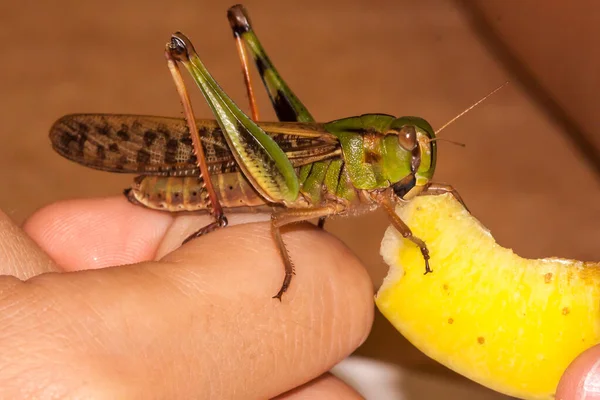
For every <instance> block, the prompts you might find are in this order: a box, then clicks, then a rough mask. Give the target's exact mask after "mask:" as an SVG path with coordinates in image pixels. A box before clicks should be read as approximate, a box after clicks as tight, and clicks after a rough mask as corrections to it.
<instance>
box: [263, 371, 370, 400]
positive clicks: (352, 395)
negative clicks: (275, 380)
mask: <svg viewBox="0 0 600 400" xmlns="http://www.w3.org/2000/svg"><path fill="white" fill-rule="evenodd" d="M309 399H311V400H319V399H323V400H325V399H327V400H358V399H363V397H362V396H361V395H360V394H359V393H358V392H357V391H356V390H354V389H353V388H352V387H351V386H349V385H348V384H347V383H345V382H344V381H342V380H341V379H339V378H337V377H335V376H333V375H332V374H330V373H326V374H324V375H321V376H320V377H318V378H317V379H313V380H312V381H310V382H308V383H305V384H304V385H302V386H300V387H297V388H296V389H294V390H291V391H289V392H287V393H285V394H282V395H281V396H278V397H276V398H275V400H309Z"/></svg>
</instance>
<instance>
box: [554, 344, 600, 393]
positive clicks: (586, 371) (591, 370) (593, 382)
mask: <svg viewBox="0 0 600 400" xmlns="http://www.w3.org/2000/svg"><path fill="white" fill-rule="evenodd" d="M555 397H556V399H557V400H571V399H586V400H595V399H600V346H594V347H592V348H591V349H588V350H586V351H585V352H583V353H582V354H581V355H580V356H579V357H577V358H576V359H575V360H574V361H573V362H572V363H571V365H569V367H568V368H567V370H566V371H565V373H564V374H563V376H562V378H561V380H560V383H559V384H558V389H557V391H556V396H555Z"/></svg>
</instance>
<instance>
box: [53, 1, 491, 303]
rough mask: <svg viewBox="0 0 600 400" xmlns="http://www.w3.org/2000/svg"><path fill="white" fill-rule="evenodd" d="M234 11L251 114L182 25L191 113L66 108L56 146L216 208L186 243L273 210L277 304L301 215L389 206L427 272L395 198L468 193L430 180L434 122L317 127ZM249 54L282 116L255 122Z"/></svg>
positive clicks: (158, 193) (349, 121)
mask: <svg viewBox="0 0 600 400" xmlns="http://www.w3.org/2000/svg"><path fill="white" fill-rule="evenodd" d="M227 16H228V19H229V22H230V25H231V28H232V30H233V35H234V38H235V41H236V45H237V50H238V53H239V56H240V59H241V63H242V71H243V75H244V80H245V84H246V88H247V94H248V98H249V102H250V109H251V115H252V117H249V116H248V115H246V114H245V113H244V112H243V111H242V110H241V109H240V108H239V107H238V106H237V105H236V103H234V101H233V100H232V99H231V98H230V97H228V96H227V94H226V93H225V92H224V91H223V90H222V89H221V87H220V86H219V85H218V84H217V82H216V81H215V80H214V79H213V77H212V76H211V75H210V74H209V72H208V70H207V69H206V67H205V66H204V64H203V63H202V61H201V60H200V58H199V56H198V54H197V53H196V51H195V49H194V47H193V45H192V43H191V42H190V41H189V40H188V38H187V37H186V36H185V35H183V34H182V33H179V32H178V33H175V34H173V35H172V37H171V40H170V42H169V43H168V44H167V46H166V50H165V56H166V59H167V65H168V67H169V70H170V72H171V75H172V77H173V80H174V82H175V86H176V88H177V91H178V94H179V96H180V99H181V101H182V104H183V107H184V115H185V119H184V118H168V117H156V116H141V115H118V114H72V115H66V116H64V117H62V118H60V119H59V120H58V121H57V122H56V123H55V124H54V125H53V126H52V128H51V131H50V139H51V141H52V145H53V148H54V149H55V150H56V151H57V152H58V153H59V154H60V155H62V156H64V157H66V158H68V159H70V160H72V161H75V162H77V163H79V164H82V165H85V166H88V167H91V168H96V169H100V170H104V171H111V172H121V173H136V174H138V175H139V176H138V177H136V178H135V179H134V183H133V185H132V186H131V187H130V188H129V189H126V190H125V195H126V196H127V198H128V199H129V200H130V201H131V202H132V203H135V204H139V205H143V206H145V207H148V208H151V209H155V210H162V211H168V212H182V211H187V212H190V211H191V212H199V213H210V214H211V215H212V216H213V217H214V221H213V222H212V223H210V224H209V225H207V226H205V227H203V228H202V229H200V230H198V231H197V232H196V233H194V234H192V235H191V236H190V237H188V238H187V239H186V240H185V241H184V243H185V242H187V241H189V240H190V239H193V238H197V237H199V236H202V235H205V234H207V233H209V232H211V231H214V230H216V229H218V228H222V227H225V226H227V218H226V215H225V212H247V211H268V212H270V213H271V215H272V216H271V230H272V234H273V238H274V240H275V242H276V244H277V247H278V249H279V252H280V253H281V257H282V259H283V263H284V266H285V275H284V279H283V282H282V285H281V288H280V289H279V291H278V292H277V294H276V295H275V296H273V297H274V298H277V299H279V300H281V297H282V295H283V294H284V293H285V291H286V290H287V289H288V287H289V286H290V283H291V280H292V276H293V274H294V273H295V272H294V266H293V263H292V260H291V258H290V255H289V253H288V251H287V249H286V246H285V243H284V241H283V238H282V236H281V231H280V230H281V228H282V227H283V226H285V225H288V224H291V223H294V222H299V221H306V220H310V219H317V218H318V219H319V226H320V227H321V228H322V227H323V225H324V222H325V219H326V218H327V217H330V216H334V215H339V216H352V215H356V214H358V213H362V212H368V211H373V210H375V209H377V208H382V209H383V210H384V211H385V212H386V213H387V215H388V216H389V218H390V221H391V223H392V224H393V226H394V227H395V228H396V229H397V230H398V231H399V232H400V233H401V234H402V235H403V236H404V237H405V238H406V239H408V240H410V241H412V242H413V243H414V244H415V245H417V246H418V247H419V249H420V250H421V253H422V255H423V259H424V265H425V273H429V272H431V271H432V270H431V268H430V265H429V251H428V249H427V246H426V244H425V243H424V242H423V241H422V240H421V239H419V238H418V237H415V236H414V235H413V234H412V232H411V230H410V229H409V227H408V226H407V225H406V224H405V223H404V222H403V221H402V220H401V219H400V217H398V215H396V213H395V212H394V208H395V205H396V203H397V202H399V201H408V200H410V199H411V198H412V197H414V196H416V195H431V194H440V193H446V192H450V193H452V194H453V195H454V196H456V197H457V198H458V199H459V200H460V196H459V195H458V193H457V192H456V191H455V190H454V189H453V188H452V187H451V186H449V185H443V184H436V183H433V182H432V181H431V179H432V177H433V173H434V171H435V165H436V149H437V147H436V132H435V131H434V130H433V128H432V127H431V125H430V124H429V123H428V122H427V121H425V120H424V119H422V118H418V117H400V118H396V117H394V116H391V115H386V114H364V115H360V116H354V117H349V118H343V119H338V120H335V121H331V122H327V123H317V122H315V120H314V118H313V117H312V116H311V114H310V113H309V111H308V110H307V109H306V107H305V106H304V105H303V104H302V102H300V100H299V99H298V98H297V97H296V95H295V94H294V93H293V92H292V90H291V89H290V88H289V86H288V85H287V84H286V82H285V81H284V80H283V79H282V78H281V76H280V74H279V73H278V71H277V69H276V68H275V66H274V65H273V64H272V62H271V60H270V59H269V57H268V56H267V53H266V52H265V50H264V48H263V47H262V45H261V43H260V41H259V39H258V37H257V35H256V33H255V31H254V29H253V27H252V24H251V23H250V19H249V17H248V14H247V12H246V10H245V9H244V8H243V6H241V5H235V6H233V7H231V8H230V9H229V10H228V12H227ZM248 54H250V56H251V57H252V59H253V60H254V63H255V64H256V67H257V68H258V71H259V73H260V77H261V79H262V81H263V84H264V86H265V88H266V90H267V92H268V95H269V98H270V100H271V103H272V105H273V107H274V109H275V112H276V114H277V117H278V119H279V122H258V119H259V117H258V109H257V107H256V101H255V98H254V91H253V87H252V84H251V81H250V75H249V69H248V67H249V57H248ZM179 63H180V64H182V65H183V66H184V67H185V68H186V69H187V70H188V72H189V73H190V74H191V76H192V78H193V80H194V81H195V82H196V84H197V85H198V87H199V88H200V90H201V91H202V93H203V95H204V97H205V99H206V101H207V102H208V104H209V106H210V108H211V110H212V112H213V114H214V116H215V118H216V120H205V119H195V117H194V114H193V110H192V106H191V103H190V100H189V97H188V94H187V91H186V89H185V86H184V84H183V78H182V76H181V73H180V71H179V67H178V65H179ZM498 89H499V88H498ZM498 89H496V90H498ZM494 92H495V91H494ZM494 92H492V93H494ZM492 93H490V95H491V94H492ZM490 95H488V96H486V97H485V98H487V97H489V96H490ZM485 98H483V99H481V100H480V101H479V102H477V103H475V104H474V105H473V106H471V107H470V108H469V109H471V108H473V107H474V106H475V105H477V104H479V103H480V102H481V101H483V100H485ZM469 109H467V110H466V111H468V110H469ZM466 111H465V112H466ZM463 114H464V112H463ZM461 115H462V114H461ZM459 116H460V115H459ZM455 119H456V118H455ZM450 122H452V121H450ZM445 126H447V125H445ZM445 126H444V127H445ZM442 129H443V128H442ZM438 132H439V130H438ZM461 202H462V200H461Z"/></svg>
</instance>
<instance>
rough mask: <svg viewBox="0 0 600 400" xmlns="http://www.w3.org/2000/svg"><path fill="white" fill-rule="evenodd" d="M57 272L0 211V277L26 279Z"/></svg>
mask: <svg viewBox="0 0 600 400" xmlns="http://www.w3.org/2000/svg"><path fill="white" fill-rule="evenodd" d="M57 270H58V267H57V266H56V264H55V263H54V262H53V261H52V260H51V259H50V258H49V257H48V256H47V255H46V254H45V253H44V251H43V250H42V249H40V248H39V247H38V246H37V245H36V244H35V243H34V242H33V241H32V240H31V239H30V238H29V237H28V236H27V235H26V234H25V233H24V232H23V231H22V230H21V229H20V228H19V227H18V226H16V225H15V224H14V222H13V221H11V219H10V218H9V217H8V216H7V215H6V214H4V213H3V212H2V211H0V275H12V276H15V277H17V278H19V279H28V278H31V277H32V276H36V275H39V274H43V273H45V272H52V271H57Z"/></svg>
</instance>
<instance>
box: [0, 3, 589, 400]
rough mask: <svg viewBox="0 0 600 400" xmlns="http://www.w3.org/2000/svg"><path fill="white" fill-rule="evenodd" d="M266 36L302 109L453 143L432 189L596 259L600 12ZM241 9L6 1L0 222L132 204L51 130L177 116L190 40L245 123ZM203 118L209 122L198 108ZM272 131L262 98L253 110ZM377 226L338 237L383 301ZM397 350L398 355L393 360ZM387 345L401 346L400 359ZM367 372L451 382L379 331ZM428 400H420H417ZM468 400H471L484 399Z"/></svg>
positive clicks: (428, 11)
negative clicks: (86, 115) (53, 206)
mask: <svg viewBox="0 0 600 400" xmlns="http://www.w3.org/2000/svg"><path fill="white" fill-rule="evenodd" d="M244 4H245V5H246V6H247V8H248V10H249V12H250V15H251V17H252V19H253V22H254V24H255V26H256V30H257V33H258V34H259V36H260V37H261V39H262V41H263V44H264V45H265V47H266V48H267V51H268V52H269V53H270V55H271V57H272V59H273V61H274V62H275V64H276V65H277V66H278V68H279V70H280V72H281V73H282V75H283V76H284V77H285V79H287V81H288V82H289V83H290V85H291V86H292V88H293V89H294V90H295V92H296V94H297V95H298V96H299V97H300V98H301V99H302V100H303V101H304V103H305V104H306V105H307V106H308V107H309V108H310V110H311V112H312V113H313V115H314V116H315V117H316V118H317V119H318V120H322V121H326V120H332V119H335V118H339V117H344V116H350V115H356V114H361V113H367V112H382V113H389V114H394V115H418V116H422V117H424V118H426V119H428V120H429V121H430V122H431V123H432V125H433V126H434V127H439V126H441V125H442V124H443V123H445V122H446V121H448V120H449V119H451V118H452V117H454V116H455V115H456V114H458V113H460V112H461V111H462V110H463V109H465V108H466V107H468V106H469V105H470V104H472V103H473V102H475V101H476V100H478V99H480V98H481V97H483V96H484V95H486V94H487V93H489V92H490V91H491V90H493V89H494V88H496V87H497V86H499V85H500V84H502V83H503V82H504V81H506V80H510V81H511V84H510V85H509V86H507V87H506V88H505V89H503V90H502V91H500V92H499V93H498V94H496V95H495V96H493V97H492V98H490V99H489V100H488V101H486V102H485V103H484V104H483V105H481V106H479V107H478V108H476V109H475V110H473V111H472V112H471V113H469V114H468V115H467V116H465V117H463V118H462V119H460V120H459V121H458V122H456V123H455V124H454V125H453V126H452V127H451V128H449V129H447V130H445V131H444V133H443V135H442V137H447V138H449V139H452V140H456V141H460V142H463V143H466V144H467V147H466V148H465V149H463V148H460V147H457V146H453V145H450V144H447V143H440V146H439V164H438V170H437V180H438V181H441V182H448V183H452V184H453V185H454V186H455V187H456V188H458V190H459V191H460V193H461V194H462V196H463V198H464V199H465V201H466V202H467V204H468V205H469V207H470V209H471V210H472V212H473V213H474V214H475V215H476V216H477V217H478V218H479V219H480V220H481V221H482V222H483V223H484V224H485V225H486V226H487V227H489V228H490V229H491V230H492V233H493V234H494V236H495V237H496V238H497V239H498V240H499V242H500V243H501V244H503V245H504V246H508V247H512V248H514V249H515V250H516V251H517V252H518V253H519V254H521V255H523V256H526V257H542V256H551V255H555V256H562V257H571V258H578V259H584V260H592V259H595V260H597V259H600V246H599V243H600V240H599V239H600V224H599V221H600V185H599V182H600V180H599V178H598V176H599V175H598V173H599V172H600V157H599V156H598V155H599V154H600V113H599V112H597V105H598V102H597V101H596V98H597V96H598V95H597V93H598V92H599V90H600V74H598V71H600V54H599V53H598V46H597V40H596V39H595V38H597V37H599V36H598V35H599V34H600V32H599V31H600V11H598V6H596V4H597V3H594V2H592V1H589V2H584V1H581V2H577V3H571V4H569V5H568V6H567V5H565V4H563V3H561V2H558V1H546V2H544V6H543V8H542V7H541V3H540V2H539V1H535V0H528V1H518V2H517V1H509V2H504V1H502V0H493V1H492V0H489V1H480V2H469V3H457V2H454V1H450V0H422V1H409V0H404V1H397V0H396V1H392V0H389V1H384V0H380V1H366V0H365V1H349V2H343V1H329V2H327V1H322V0H321V1H316V0H310V1H302V2H281V1H253V0H249V1H246V2H245V3H244ZM230 5H232V2H231V1H221V0H219V1H202V0H195V1H183V0H180V1H171V2H161V1H158V0H157V1H140V0H134V1H128V2H122V1H117V0H103V1H99V0H90V1H86V2H80V1H75V0H57V1H54V2H30V1H26V0H25V1H20V2H14V1H13V2H2V4H1V5H0V22H1V23H2V25H1V28H0V35H1V39H2V43H3V57H2V63H0V76H1V77H2V79H1V81H0V82H1V83H0V101H1V107H0V112H1V113H2V115H1V121H2V123H3V129H2V130H1V131H0V139H1V143H2V145H0V179H1V181H2V184H3V185H2V188H1V189H0V208H2V209H3V210H4V211H6V212H7V213H8V214H9V215H10V216H12V217H13V218H14V219H15V220H16V221H17V222H22V221H23V220H24V219H25V218H26V217H27V216H28V215H29V214H31V213H32V212H33V211H34V210H35V209H37V208H39V207H40V206H43V205H45V204H48V203H50V202H53V201H57V200H60V199H66V198H71V197H91V196H105V195H114V194H118V193H120V191H121V190H122V188H124V187H126V186H127V185H128V183H129V181H130V179H131V177H130V176H119V175H114V174H108V173H102V172H98V171H93V170H90V169H86V168H83V167H80V166H77V165H75V164H72V163H70V162H68V161H66V160H64V159H62V158H60V157H59V156H57V155H56V154H54V153H53V152H52V150H51V148H50V146H49V142H48V139H47V132H48V128H49V127H50V125H51V124H52V122H53V121H54V120H55V119H57V118H58V117H59V116H61V115H63V114H67V113H73V112H117V113H137V114H160V115H169V116H177V115H181V112H180V104H179V101H178V98H177V95H176V92H175V89H174V87H173V85H172V82H171V80H170V77H169V74H168V72H167V69H166V66H165V63H164V59H163V55H162V51H163V48H164V44H165V43H166V41H167V40H168V38H169V35H170V34H171V33H172V32H173V31H175V30H181V31H183V32H185V33H186V34H187V35H188V36H190V37H191V38H192V40H193V41H194V42H195V45H196V48H197V50H198V51H199V52H200V54H201V56H202V58H203V60H204V61H205V63H206V65H207V66H208V68H209V69H210V70H211V71H212V72H213V73H214V75H215V77H216V78H217V80H219V81H220V82H221V84H222V86H223V87H224V88H225V90H227V91H228V92H229V93H230V94H231V95H232V97H233V98H234V99H236V100H237V101H238V102H239V103H240V104H242V105H243V106H244V107H246V103H245V92H244V87H243V82H242V77H241V73H240V67H239V63H238V59H237V55H236V53H235V48H234V44H233V41H232V38H231V33H230V30H229V26H228V23H227V20H226V18H225V11H226V9H227V8H228V7H229V6H230ZM194 99H195V101H196V102H195V105H196V107H195V108H196V112H197V114H198V116H199V117H205V118H211V115H210V113H209V110H208V107H206V106H205V105H204V104H203V102H202V101H201V100H202V99H201V98H200V96H198V95H196V96H195V97H194ZM259 99H260V104H261V105H262V115H263V118H264V119H274V114H273V113H272V112H270V111H269V112H267V111H266V110H267V104H268V102H267V99H266V96H265V95H264V94H263V93H262V92H261V93H260V95H259ZM386 226H387V221H386V219H385V217H384V216H383V215H382V214H379V213H376V214H372V215H368V216H364V217H361V218H358V219H354V220H336V221H333V222H332V223H330V224H329V226H328V229H329V230H330V231H332V232H334V233H336V234H337V235H338V236H339V237H341V238H342V239H343V240H344V241H345V242H346V243H347V244H348V245H349V246H351V248H352V249H353V250H354V251H355V252H356V253H357V254H358V255H359V257H360V258H361V259H362V260H363V261H364V263H365V265H367V266H368V267H369V270H370V272H371V273H372V276H373V279H374V282H375V284H376V285H378V284H379V282H380V280H381V278H382V277H383V276H384V274H385V271H386V267H385V266H384V265H383V263H382V261H381V259H380V256H379V252H378V246H379V242H380V240H381V238H382V234H383V231H384V229H385V228H386ZM383 342H385V343H388V345H387V346H386V348H385V349H384V348H383V347H381V346H380V344H381V343H383ZM389 343H400V344H399V345H398V346H396V347H395V348H394V349H392V350H391V351H390V348H389ZM359 353H360V354H362V355H367V356H369V357H375V358H378V359H382V360H386V361H392V362H394V363H398V364H402V365H405V366H407V367H408V368H410V369H411V370H418V371H422V372H424V373H427V374H438V376H443V377H444V378H448V377H452V378H456V379H458V378H457V377H456V376H454V375H453V374H450V373H449V372H447V371H446V370H445V369H443V368H442V367H439V366H437V365H436V364H435V363H433V362H431V361H429V360H428V359H427V358H426V357H425V356H423V355H421V354H420V353H419V352H418V351H416V350H414V349H413V348H412V347H410V345H408V344H407V343H405V342H403V340H402V339H401V338H400V337H399V336H398V335H397V334H396V333H394V332H393V331H392V329H391V328H390V326H389V325H388V324H387V323H386V322H385V321H384V320H383V319H382V318H378V320H377V321H376V324H375V326H374V330H373V335H372V337H371V339H370V340H369V341H368V342H367V343H366V344H365V345H364V346H363V348H361V349H360V350H359ZM414 398H415V399H416V398H420V397H418V396H415V397H414ZM473 398H474V397H473Z"/></svg>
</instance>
